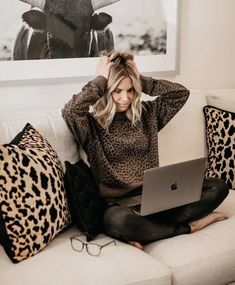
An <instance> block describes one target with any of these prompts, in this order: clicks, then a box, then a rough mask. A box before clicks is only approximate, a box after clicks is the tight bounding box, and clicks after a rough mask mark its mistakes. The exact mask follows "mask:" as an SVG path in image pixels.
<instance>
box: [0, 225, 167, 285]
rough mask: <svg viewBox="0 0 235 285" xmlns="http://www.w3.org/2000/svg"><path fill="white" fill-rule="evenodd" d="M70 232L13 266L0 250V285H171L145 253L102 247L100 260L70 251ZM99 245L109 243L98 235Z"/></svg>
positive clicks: (164, 271) (124, 246)
mask: <svg viewBox="0 0 235 285" xmlns="http://www.w3.org/2000/svg"><path fill="white" fill-rule="evenodd" d="M76 232H78V231H77V230H76V229H75V228H71V229H69V230H67V231H65V232H63V233H60V234H59V235H58V236H57V237H56V238H55V239H54V240H53V241H52V242H51V243H50V245H49V246H47V247H46V248H45V249H44V250H43V251H41V252H40V253H39V254H37V255H36V256H34V257H32V258H29V259H27V260H25V261H22V262H21V263H19V264H17V265H15V264H12V263H11V261H10V260H9V259H8V257H7V256H6V254H5V253H4V252H3V249H2V248H1V246H0V268H1V282H0V283H1V285H15V284H16V280H17V284H24V285H32V284H37V285H52V284H56V285H65V284H70V285H73V284H74V285H75V284H78V285H155V284H158V285H170V284H171V272H170V269H169V268H167V267H166V266H164V265H163V264H161V263H160V262H159V261H157V260H156V259H154V258H152V257H151V256H149V255H148V254H146V253H145V252H143V251H141V250H139V249H136V248H134V247H133V246H130V245H128V244H124V243H121V242H118V243H117V246H112V245H110V246H107V247H105V248H104V249H103V250H102V252H101V255H100V256H99V257H93V256H90V255H89V254H88V253H87V252H86V251H85V250H84V251H83V252H82V253H80V252H76V251H74V250H73V249H72V248H71V245H70V239H69V238H70V237H71V236H72V235H73V234H74V233H76ZM98 238H100V239H101V240H102V242H100V244H102V243H105V242H106V241H107V240H110V238H109V237H105V236H104V235H100V236H99V237H98Z"/></svg>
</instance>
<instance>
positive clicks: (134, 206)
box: [129, 204, 141, 213]
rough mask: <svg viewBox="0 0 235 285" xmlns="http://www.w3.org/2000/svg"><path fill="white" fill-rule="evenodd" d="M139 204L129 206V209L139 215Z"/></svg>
mask: <svg viewBox="0 0 235 285" xmlns="http://www.w3.org/2000/svg"><path fill="white" fill-rule="evenodd" d="M140 207H141V204H136V205H131V206H129V208H130V209H131V210H133V211H135V212H137V213H140Z"/></svg>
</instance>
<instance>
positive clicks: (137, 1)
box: [0, 0, 180, 82]
mask: <svg viewBox="0 0 235 285" xmlns="http://www.w3.org/2000/svg"><path fill="white" fill-rule="evenodd" d="M35 3H36V4H35ZM53 3H54V4H53ZM55 3H57V4H59V3H60V5H59V7H56V5H57V4H55ZM78 3H80V5H83V4H84V6H83V7H76V6H74V5H78ZM81 3H83V4H81ZM49 5H54V7H51V6H50V7H49ZM68 5H69V6H68ZM35 6H36V7H35ZM65 6H66V7H65ZM61 7H63V8H64V10H61ZM78 8H80V9H78ZM179 10H180V0H82V1H76V0H57V1H50V0H11V1H1V3H0V13H1V16H0V69H1V73H0V81H1V82H3V81H12V80H37V79H62V78H63V79H65V78H78V79H79V78H81V79H83V78H91V77H93V76H94V74H95V66H96V63H97V60H98V54H99V52H100V51H101V50H102V49H107V50H111V49H115V50H119V51H129V52H132V53H133V54H134V56H135V62H136V64H137V66H138V68H139V70H140V72H141V73H145V74H150V75H152V76H158V75H159V74H161V75H162V74H166V75H174V74H177V73H178V63H179ZM48 11H49V12H48ZM51 11H54V12H53V13H52V12H51ZM68 11H73V12H74V11H80V14H79V15H75V14H76V13H71V14H72V16H71V15H67V14H68V13H67V12H68ZM81 11H82V14H81Z"/></svg>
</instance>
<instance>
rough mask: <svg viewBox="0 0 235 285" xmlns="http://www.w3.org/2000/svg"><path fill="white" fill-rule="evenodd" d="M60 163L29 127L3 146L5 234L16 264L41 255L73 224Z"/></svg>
mask: <svg viewBox="0 0 235 285" xmlns="http://www.w3.org/2000/svg"><path fill="white" fill-rule="evenodd" d="M63 179H64V174H63V170H62V166H61V163H60V160H59V158H58V156H57V154H56V152H55V151H54V150H53V149H52V147H51V146H50V144H49V143H48V142H47V141H46V140H45V139H44V138H43V137H42V136H41V135H40V134H39V133H38V132H37V131H36V130H35V129H34V128H33V127H32V126H31V125H30V124H27V125H26V127H25V128H24V130H23V131H22V133H21V135H20V138H19V141H18V142H17V144H8V145H7V144H6V145H3V146H0V235H1V243H2V245H3V246H4V249H5V251H6V253H7V254H8V256H9V257H10V259H11V260H12V261H13V262H14V263H16V262H19V261H22V260H24V259H26V258H28V257H30V256H33V255H35V254H36V253H38V252H39V251H40V250H42V249H43V248H44V247H45V246H46V245H47V244H48V243H49V242H50V241H51V240H52V239H53V238H54V237H55V235H56V234H58V233H59V232H60V231H61V230H62V229H63V228H64V227H66V226H67V225H68V224H69V223H70V213H69V210H68V205H67V198H66V193H65V190H64V182H63Z"/></svg>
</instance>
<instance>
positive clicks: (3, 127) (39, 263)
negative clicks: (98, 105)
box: [0, 90, 235, 285]
mask: <svg viewBox="0 0 235 285" xmlns="http://www.w3.org/2000/svg"><path fill="white" fill-rule="evenodd" d="M212 93H213V92H212ZM215 93H216V94H217V95H218V96H224V95H225V93H227V95H228V96H231V95H233V96H234V97H235V90H221V91H216V92H215ZM221 98H222V97H221ZM223 98H225V97H223ZM66 100H67V98H66V99H65V100H64V101H66ZM35 104H36V102H35ZM45 104H46V103H45ZM206 104H207V101H206V96H205V92H202V91H199V90H198V91H197V90H194V91H192V92H191V96H190V99H189V100H188V102H187V103H186V105H185V106H184V107H183V109H182V110H181V111H180V112H179V113H178V114H177V115H176V117H175V118H174V119H173V120H172V121H171V122H170V123H169V124H168V125H167V126H166V127H165V128H164V129H163V130H162V131H161V132H160V134H159V135H160V138H159V139H160V144H159V148H160V164H161V165H164V164H169V163H174V162H178V161H183V160H188V159H192V158H197V157H201V156H204V155H206V144H205V134H204V118H203V113H202V108H203V106H204V105H206ZM27 122H30V123H31V124H32V125H33V126H34V127H35V128H36V129H37V130H38V131H39V132H40V133H41V134H42V135H43V136H44V137H45V138H47V139H48V141H49V142H50V143H51V145H52V146H53V147H54V149H55V150H56V151H57V153H58V155H59V157H60V159H61V161H62V162H63V161H64V160H69V161H70V162H75V161H76V160H77V159H78V154H77V149H76V145H75V142H74V140H73V138H72V137H71V135H70V133H69V132H68V130H67V127H66V125H65V123H64V121H63V120H62V118H61V114H60V110H46V108H45V109H44V110H41V111H38V110H36V111H34V110H32V111H22V112H21V111H16V112H12V113H9V112H1V114H0V143H1V144H3V143H8V142H10V140H11V139H12V138H13V137H14V136H15V135H16V134H17V133H18V132H19V131H20V130H21V129H22V128H23V127H24V125H25V124H26V123H27ZM219 208H220V209H221V210H223V211H224V212H225V213H226V214H227V215H228V216H229V218H228V219H227V220H224V221H222V222H217V223H214V224H212V225H210V226H208V227H207V228H205V229H203V230H201V231H199V232H196V233H194V234H189V235H181V236H177V237H174V238H169V239H165V240H161V241H157V242H153V243H151V244H149V245H147V246H145V247H144V250H143V251H141V250H138V249H136V248H134V247H132V246H130V245H128V244H125V243H122V242H118V243H117V246H110V247H107V248H105V249H104V250H103V252H102V254H101V255H100V256H99V257H92V256H89V255H88V254H87V253H86V251H84V252H82V253H78V252H75V251H73V250H72V248H71V246H70V239H69V237H70V236H72V235H73V234H74V233H76V232H78V229H76V228H75V227H71V228H70V229H68V230H66V231H65V232H62V233H59V234H58V235H57V236H56V237H55V238H54V239H53V240H52V241H51V242H50V244H49V245H48V246H47V247H46V248H45V249H44V250H42V251H41V252H40V253H38V254H37V255H35V256H34V257H31V258H29V259H27V260H24V261H22V262H20V263H18V264H13V263H12V262H11V261H10V259H9V258H8V257H7V255H6V254H5V252H4V249H3V248H2V247H1V246H0V284H1V285H13V284H17V285H52V284H56V285H64V284H70V285H73V284H79V285H137V284H138V285H169V284H174V285H176V284H177V285H196V284H197V285H199V284H200V285H222V284H230V285H231V284H235V191H232V190H230V194H229V196H228V197H227V198H226V200H225V201H224V202H223V204H222V205H221V206H220V207H219ZM98 238H99V239H101V240H102V241H107V240H110V237H107V236H105V235H100V236H99V237H97V239H98Z"/></svg>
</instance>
